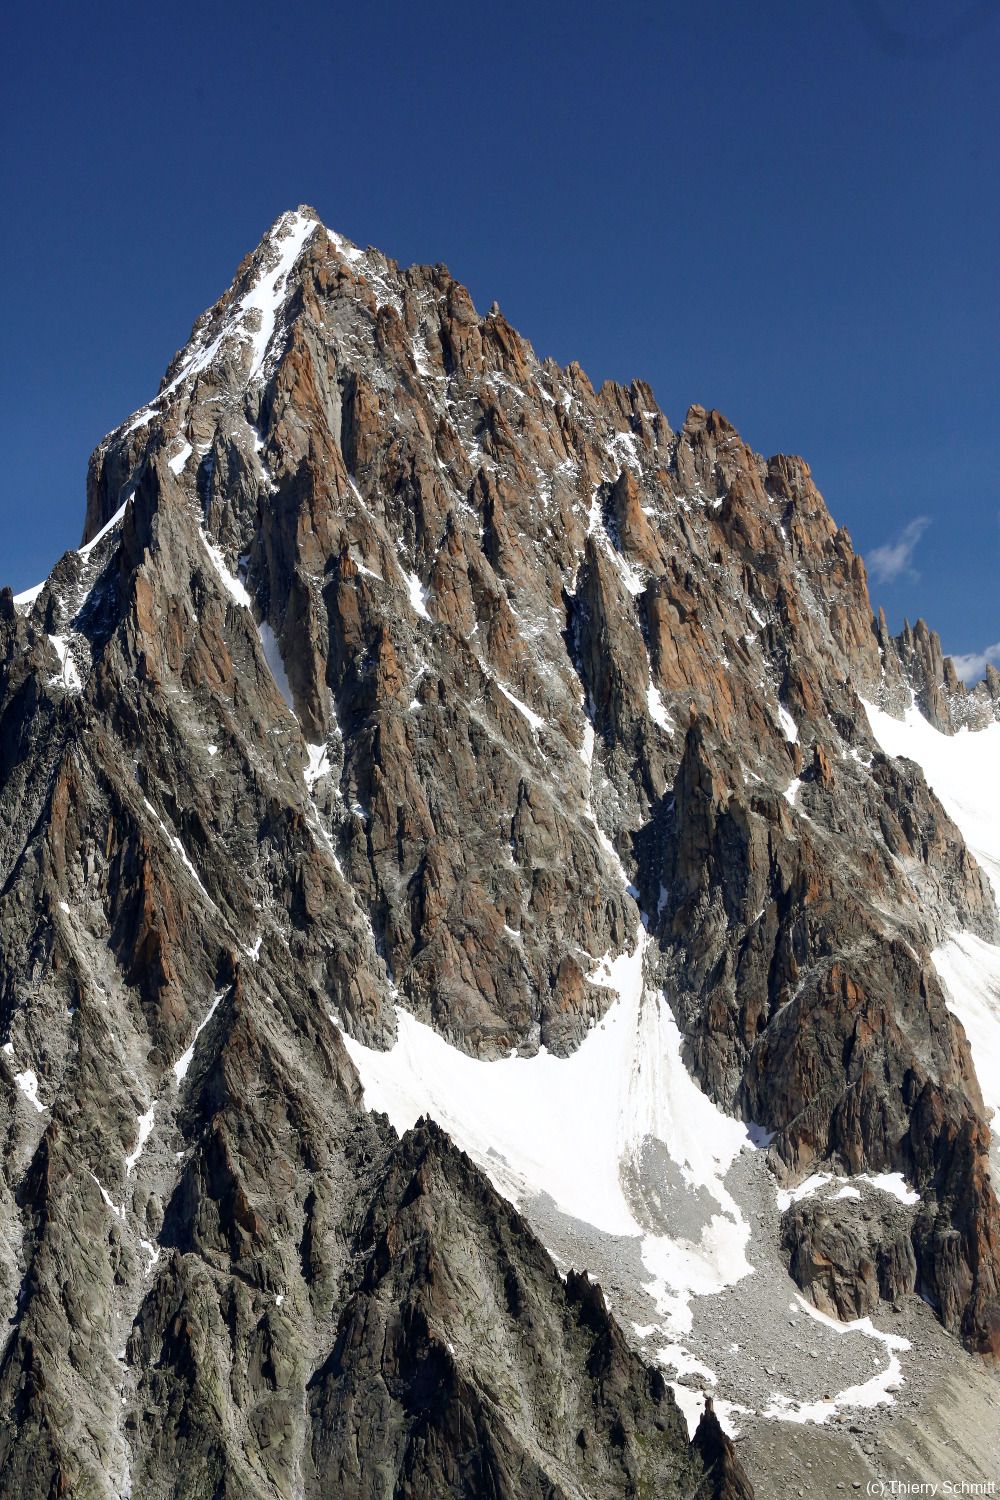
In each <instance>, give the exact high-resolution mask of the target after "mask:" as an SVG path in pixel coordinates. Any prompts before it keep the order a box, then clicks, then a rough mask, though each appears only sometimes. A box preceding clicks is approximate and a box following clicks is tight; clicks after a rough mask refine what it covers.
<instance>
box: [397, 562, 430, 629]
mask: <svg viewBox="0 0 1000 1500" xmlns="http://www.w3.org/2000/svg"><path fill="white" fill-rule="evenodd" d="M403 577H404V578H405V579H406V591H407V593H408V594H409V596H410V608H411V609H412V610H413V613H414V614H416V615H419V616H420V618H421V619H422V620H429V619H430V618H431V617H430V615H429V614H428V612H427V590H426V589H425V588H424V586H423V584H422V583H421V582H420V579H419V578H418V577H417V575H416V573H404V574H403Z"/></svg>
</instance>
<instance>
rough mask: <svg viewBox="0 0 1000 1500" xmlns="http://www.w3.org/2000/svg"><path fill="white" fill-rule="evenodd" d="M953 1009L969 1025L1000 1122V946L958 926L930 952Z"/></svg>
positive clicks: (982, 1082) (982, 1081)
mask: <svg viewBox="0 0 1000 1500" xmlns="http://www.w3.org/2000/svg"><path fill="white" fill-rule="evenodd" d="M931 958H932V960H933V962H934V967H935V969H936V970H937V975H938V978H939V979H940V981H941V983H942V985H943V987H944V993H945V1000H946V1001H947V1004H948V1009H949V1010H950V1011H951V1012H952V1014H953V1015H956V1016H957V1017H958V1019H959V1020H960V1021H961V1023H962V1025H963V1027H964V1028H965V1034H966V1036H967V1037H968V1039H969V1046H970V1047H971V1049H972V1061H973V1063H974V1064H975V1069H976V1076H977V1077H978V1079H979V1087H980V1089H981V1090H982V1094H983V1103H984V1104H985V1105H986V1108H987V1110H988V1111H989V1110H992V1112H993V1122H994V1135H996V1133H997V1126H998V1125H1000V948H998V947H995V946H994V944H992V943H984V942H983V940H982V938H978V937H975V936H974V935H973V934H972V933H971V932H956V933H953V934H952V936H951V937H950V938H949V939H948V941H947V942H945V943H942V945H941V946H940V948H935V950H934V952H933V953H932V954H931Z"/></svg>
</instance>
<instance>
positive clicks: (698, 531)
mask: <svg viewBox="0 0 1000 1500" xmlns="http://www.w3.org/2000/svg"><path fill="white" fill-rule="evenodd" d="M998 720H1000V675H998V674H997V673H996V672H994V671H993V670H992V669H991V670H990V671H988V673H987V677H986V680H985V681H984V682H983V683H981V684H980V685H979V686H978V687H976V689H975V690H974V691H969V690H967V689H966V688H965V687H964V685H963V684H962V683H961V682H959V680H958V678H957V676H956V674H955V671H954V669H953V667H952V664H951V662H950V661H949V660H948V659H946V658H944V657H943V656H942V653H941V649H940V645H939V642H938V640H937V638H936V636H935V635H934V634H933V633H932V632H930V631H929V630H928V629H927V628H926V626H925V625H924V624H923V623H922V622H920V623H918V625H917V626H916V627H915V628H912V629H911V628H910V627H909V626H907V627H906V628H905V629H904V631H903V632H902V634H901V635H898V636H895V637H894V636H892V635H891V634H890V633H889V630H888V628H887V626H886V622H885V620H884V618H883V617H882V616H879V617H875V616H874V615H873V613H872V609H871V606H870V603H869V598H868V591H867V583H866V575H865V569H864V565H863V563H862V561H861V559H860V557H858V556H857V555H856V554H855V552H854V550H853V548H852V545H851V540H850V537H849V536H848V534H847V533H846V531H844V530H843V529H842V528H838V527H837V526H836V524H835V523H834V522H833V521H832V520H831V518H830V515H829V513H828V511H827V509H826V506H825V504H824V502H823V499H822V497H821V496H820V494H819V493H818V491H817V489H816V487H815V485H814V484H813V481H812V478H811V475H810V471H809V468H808V466H807V465H806V464H805V463H804V462H803V461H802V460H801V459H798V458H791V457H786V456H781V455H779V456H776V457H773V458H770V459H764V458H762V457H760V456H759V455H758V454H756V453H755V452H753V451H752V450H751V449H750V448H749V447H748V446H747V445H746V444H745V443H744V442H743V441H742V439H741V438H740V436H739V435H738V433H737V432H736V431H735V430H734V428H733V427H732V426H730V424H729V423H728V422H727V421H726V419H725V418H724V417H722V416H721V415H720V414H719V413H718V412H717V411H709V410H705V409H704V408H703V407H701V406H692V407H691V408H690V410H689V411H688V413H687V416H686V418H685V420H684V423H683V426H682V427H681V428H680V430H679V431H674V430H672V428H671V427H670V425H669V423H668V422H667V420H666V418H665V417H664V415H663V413H662V412H661V411H660V410H659V408H658V407H657V405H656V401H655V399H654V397H653V394H652V391H651V390H650V389H649V387H648V386H647V385H645V384H644V383H643V382H641V381H636V382H635V383H634V384H633V385H631V386H629V387H627V388H626V387H623V386H620V385H616V384H613V383H610V382H609V383H606V384H605V385H603V386H602V387H601V389H600V390H598V391H595V390H594V388H593V387H592V385H591V384H590V382H589V380H588V379H587V376H586V375H585V374H584V372H583V370H581V369H580V367H579V366H578V365H575V364H571V365H569V366H568V367H566V368H562V367H560V366H558V365H557V364H555V363H554V362H553V361H552V360H539V359H538V358H537V357H536V355H535V353H534V352H533V350H532V348H531V346H530V345H529V344H528V343H527V342H526V341H525V340H524V339H523V338H522V337H521V336H520V335H519V334H518V333H517V332H515V330H514V329H513V328H512V327H511V325H510V324H509V323H508V322H507V320H506V318H505V317H504V316H503V314H502V313H501V312H500V310H499V308H498V307H497V306H496V305H494V306H493V307H492V308H491V310H490V311H489V312H488V313H487V314H486V315H485V316H482V315H480V314H479V313H478V312H477V311H476V309H475V307H474V306H473V303H472V301H471V299H470V297H469V294H468V292H467V291H466V290H465V289H464V288H463V287H462V286H461V285H460V284H459V283H458V282H456V281H455V280H454V279H453V278H452V277H451V275H450V274H449V272H448V271H447V269H446V268H445V267H444V266H441V265H438V266H433V267H428V266H415V267H411V268H410V269H408V270H401V269H400V268H399V267H398V266H397V265H396V264H395V263H394V262H393V261H391V260H389V259H388V258H387V257H386V256H384V255H383V254H381V253H380V252H378V251H377V250H374V249H368V250H361V249H358V248H357V247H355V246H354V245H352V244H350V243H349V242H348V241H347V240H345V239H343V238H342V237H340V236H339V235H337V234H336V233H333V232H331V231H329V230H327V229H326V228H325V227H324V226H323V225H322V224H321V223H320V222H319V220H318V218H317V216H316V215H315V214H314V213H313V212H312V210H310V209H307V208H300V209H298V210H297V211H295V212H291V213H287V214H284V215H283V216H282V217H281V218H280V219H279V220H278V221H277V222H276V223H275V224H274V226H273V227H272V228H271V229H270V231H269V232H268V233H267V235H266V236H265V237H264V239H263V240H262V242H261V244H260V245H259V247H258V248H257V249H256V250H255V251H254V252H253V254H252V255H250V256H249V257H248V258H247V259H246V260H245V261H244V262H243V264H242V265H241V266H240V267H239V269H238V271H237V273H236V277H235V280H234V281H233V283H232V285H231V286H230V288H229V290H228V291H227V292H226V293H225V294H224V295H223V296H222V297H221V298H220V299H219V301H218V302H217V303H216V304H215V305H214V306H213V307H212V308H210V309H209V310H208V311H207V312H206V313H204V314H203V315H202V317H201V318H199V320H198V321H197V323H196V324H195V326H194V329H193V331H192V334H191V338H190V340H189V342H188V343H187V345H186V346H185V348H184V349H183V350H181V351H180V353H178V354H177V355H176V356H175V358H174V360H173V361H172V363H171V364H170V366H169V368H168V369H167V371H166V374H165V376H164V378H163V380H162V382H161V385H160V389H159V392H158V394H157V395H156V396H155V397H154V398H153V400H152V401H150V403H149V404H148V405H147V406H145V407H144V408H142V410H141V411H138V412H136V413H135V414H134V415H133V416H131V417H130V418H129V419H128V420H127V421H125V422H124V423H123V424H122V425H121V426H120V427H119V428H118V429H117V430H116V431H115V432H113V433H112V434H110V436H108V437H107V438H105V440H104V441H103V442H102V443H101V444H100V445H99V447H98V448H97V450H96V451H95V453H94V454H93V456H92V458H91V460H90V466H89V471H88V476H87V508H86V520H85V525H84V533H83V541H82V544H81V546H80V547H79V548H77V549H76V550H75V551H72V552H68V553H66V554H65V555H64V556H63V557H62V558H61V559H60V561H59V562H58V563H57V564H56V566H55V567H54V568H53V570H52V572H51V574H50V576H49V578H48V579H47V580H46V582H45V583H44V584H42V585H40V586H39V587H38V588H36V589H32V590H29V591H28V592H27V593H25V594H22V595H20V596H17V597H14V596H12V594H11V592H10V591H9V590H6V589H5V590H4V591H3V592H2V593H0V934H2V950H0V1032H2V1053H0V1120H2V1124H3V1131H4V1137H5V1152H4V1172H3V1176H2V1179H0V1193H2V1199H0V1297H2V1301H3V1306H4V1309H5V1313H6V1316H7V1319H8V1331H7V1334H6V1338H5V1341H4V1344H3V1350H2V1362H0V1412H2V1421H0V1495H2V1496H12V1497H13V1496H16V1497H18V1500H36V1497H37V1500H49V1497H53V1496H57V1495H72V1496H74V1497H88V1500H89V1497H95V1500H96V1497H102V1500H103V1497H109V1496H115V1497H126V1496H133V1497H143V1500H145V1497H150V1500H166V1497H176V1500H181V1497H185V1500H187V1497H190V1500H203V1497H218V1500H223V1497H225V1500H237V1497H239V1500H265V1497H267V1500H273V1497H296V1500H297V1497H309V1500H313V1497H321V1496H322V1497H337V1500H341V1497H342V1500H352V1497H357V1500H435V1497H448V1496H451V1497H456V1500H457V1497H478V1496H484V1497H491V1500H522V1497H523V1500H556V1497H559V1500H563V1497H565V1500H612V1497H636V1500H639V1497H651V1496H654V1495H655V1496H658V1497H659V1496H664V1497H667V1496H676V1497H678V1500H679V1497H682V1496H684V1497H688V1496H694V1495H697V1496H699V1497H710V1496H714V1497H726V1500H744V1497H749V1496H750V1495H751V1494H753V1493H754V1490H756V1493H757V1494H758V1495H759V1496H769V1495H771V1494H779V1493H781V1494H787V1493H789V1490H788V1488H787V1486H788V1484H789V1483H793V1482H794V1481H795V1479H796V1477H797V1478H798V1482H799V1484H802V1485H804V1486H805V1487H806V1492H807V1493H822V1492H825V1490H817V1488H816V1483H817V1482H818V1476H819V1475H820V1474H821V1473H822V1474H824V1475H825V1476H826V1479H824V1483H826V1482H827V1481H828V1480H829V1476H830V1475H832V1474H836V1475H838V1476H840V1477H839V1478H838V1479H837V1481H836V1482H837V1483H838V1484H839V1486H840V1487H845V1486H846V1487H847V1488H848V1490H849V1489H850V1487H851V1485H852V1484H855V1487H857V1484H856V1482H858V1483H860V1482H863V1481H865V1480H866V1479H868V1478H869V1477H870V1476H871V1474H872V1473H873V1472H874V1473H877V1471H876V1470H874V1469H873V1467H872V1466H873V1464H875V1463H876V1461H879V1462H883V1461H884V1462H885V1463H888V1462H889V1460H890V1459H891V1461H892V1465H894V1467H890V1468H888V1469H884V1470H883V1475H884V1477H886V1478H889V1477H892V1475H893V1474H895V1475H902V1476H913V1477H916V1478H919V1479H922V1480H926V1479H932V1478H935V1477H941V1475H939V1474H938V1472H937V1470H936V1469H935V1468H934V1465H935V1463H938V1462H939V1461H940V1462H941V1463H943V1462H944V1461H945V1459H948V1461H949V1462H950V1461H951V1460H952V1458H954V1457H955V1454H956V1453H957V1454H965V1455H966V1456H968V1455H969V1454H972V1457H973V1461H974V1462H973V1469H974V1470H975V1466H976V1464H978V1468H979V1470H983V1469H984V1466H985V1467H988V1464H989V1463H990V1462H994V1463H998V1462H1000V1455H998V1454H997V1452H996V1451H995V1444H996V1434H997V1431H998V1430H1000V1424H998V1423H997V1412H998V1400H1000V1392H998V1387H997V1385H996V1383H995V1382H996V1376H995V1373H994V1361H995V1360H996V1359H997V1358H998V1356H1000V1207H998V1202H997V1197H996V1193H995V1189H994V1184H993V1180H992V1178H991V1157H990V1153H991V1147H992V1139H991V1130H990V1117H991V1112H992V1109H993V1108H994V1107H995V1105H996V1104H1000V1097H998V1096H1000V948H998V946H997V945H998V944H1000V913H998V908H997V889H998V888H1000V834H998V831H997V830H998V829H1000V813H998V811H997V795H996V792H995V790H994V786H995V767H996V764H997V756H998V753H1000V741H998V739H997V733H998V732H1000V730H998ZM970 757H971V758H970ZM991 766H992V767H993V768H994V771H993V775H992V777H991V776H990V774H989V768H990V767H991ZM922 767H923V769H922ZM970 768H971V769H970ZM932 788H933V789H932ZM991 797H992V799H993V801H992V802H991V801H990V798H991ZM991 818H992V820H993V821H992V822H991ZM945 1411H950V1412H952V1413H953V1416H952V1417H951V1418H949V1419H948V1421H944V1420H943V1418H942V1412H945ZM949 1443H953V1444H956V1445H957V1447H955V1448H954V1449H949V1447H948V1444H949ZM935 1444H936V1446H934V1445H935ZM991 1444H993V1445H994V1446H993V1447H991V1446H990V1445H991ZM928 1445H931V1446H928ZM838 1466H839V1467H838ZM994 1472H995V1473H996V1472H997V1471H994ZM977 1473H978V1477H980V1478H982V1477H986V1478H988V1477H989V1473H988V1472H985V1473H979V1472H978V1470H977V1471H976V1472H972V1473H970V1474H969V1475H968V1476H967V1477H969V1478H974V1477H977ZM813 1474H815V1476H817V1478H816V1479H812V1478H810V1475H813ZM956 1477H958V1476H956ZM829 1483H830V1489H831V1490H832V1489H833V1487H834V1481H832V1480H829ZM802 1492H803V1490H802V1489H799V1493H802Z"/></svg>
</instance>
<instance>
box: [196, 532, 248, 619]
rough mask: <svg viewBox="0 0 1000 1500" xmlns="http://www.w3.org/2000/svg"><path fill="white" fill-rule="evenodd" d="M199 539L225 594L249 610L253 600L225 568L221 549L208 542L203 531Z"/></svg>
mask: <svg viewBox="0 0 1000 1500" xmlns="http://www.w3.org/2000/svg"><path fill="white" fill-rule="evenodd" d="M201 539H202V541H203V542H204V543H205V550H206V552H207V553H208V555H209V557H210V558H211V559H212V566H213V568H214V569H215V571H216V573H217V574H218V575H219V580H220V582H221V583H222V586H223V588H224V589H225V590H226V593H227V594H228V595H229V596H230V598H232V599H235V601H236V603H237V604H242V606H243V608H244V609H250V608H251V606H252V604H253V600H252V599H251V598H250V595H249V594H248V593H247V591H246V589H245V588H244V586H243V584H242V583H241V581H240V580H239V579H238V578H236V577H235V576H234V575H233V574H232V573H230V571H229V569H228V568H227V567H226V559H225V558H224V557H223V555H222V551H221V549H220V548H219V547H217V546H216V545H215V543H214V542H213V541H210V540H209V538H208V536H207V535H206V533H205V532H204V531H203V532H202V533H201Z"/></svg>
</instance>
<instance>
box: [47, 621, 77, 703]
mask: <svg viewBox="0 0 1000 1500" xmlns="http://www.w3.org/2000/svg"><path fill="white" fill-rule="evenodd" d="M48 642H49V645H50V646H51V647H52V649H53V651H54V652H55V653H56V655H57V656H58V658H59V669H60V671H59V676H58V677H53V679H52V681H53V682H58V683H60V684H61V685H62V686H63V687H64V688H66V690H67V691H68V692H70V693H78V692H79V691H80V688H81V687H82V685H83V684H82V683H81V681H80V674H79V672H78V671H77V670H76V663H75V661H74V660H73V652H72V650H71V649H70V644H69V640H68V638H67V637H66V636H64V635H50V636H49V637H48Z"/></svg>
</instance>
